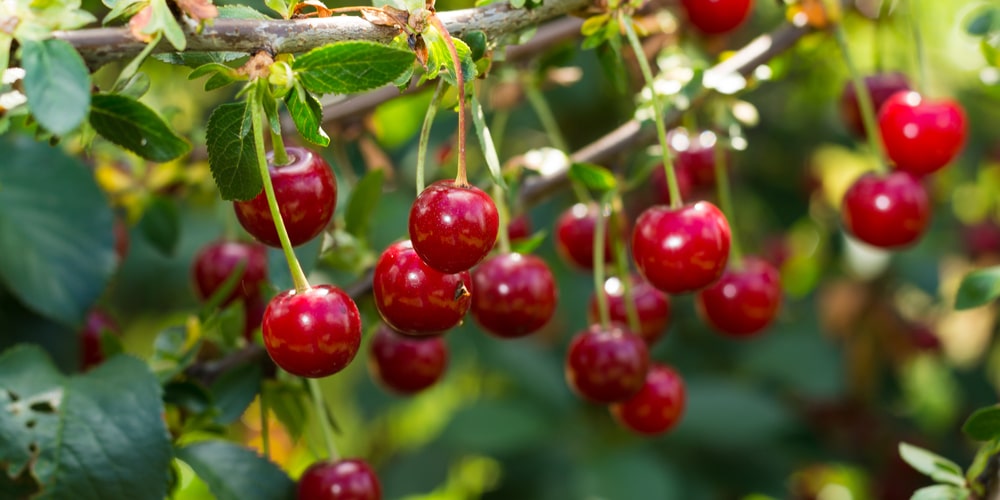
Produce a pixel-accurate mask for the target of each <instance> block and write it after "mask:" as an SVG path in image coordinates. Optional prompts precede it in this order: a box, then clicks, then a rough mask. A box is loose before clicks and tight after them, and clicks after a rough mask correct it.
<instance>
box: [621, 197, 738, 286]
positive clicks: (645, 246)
mask: <svg viewBox="0 0 1000 500" xmlns="http://www.w3.org/2000/svg"><path fill="white" fill-rule="evenodd" d="M729 241H730V233H729V222H727V221H726V217H725V216H724V215H723V214H722V211H720V210H719V209H718V208H717V207H716V206H715V205H713V204H711V203H709V202H707V201H699V202H697V203H695V204H693V205H685V206H683V207H681V208H678V209H676V210H674V209H671V208H669V207H667V206H663V205H659V206H655V207H652V208H649V209H647V210H646V211H644V212H643V213H642V215H640V216H639V219H638V220H637V221H636V223H635V230H634V231H633V232H632V258H633V260H634V261H635V264H636V267H638V268H639V272H640V273H641V274H642V276H643V277H644V278H646V280H647V281H649V283H650V284H651V285H653V286H654V287H656V288H658V289H659V290H661V291H664V292H667V293H674V294H676V293H685V292H693V291H695V290H700V289H702V288H705V287H706V286H708V285H710V284H712V283H713V282H715V280H717V279H719V276H721V275H722V272H723V270H725V268H726V261H727V260H728V259H729Z"/></svg>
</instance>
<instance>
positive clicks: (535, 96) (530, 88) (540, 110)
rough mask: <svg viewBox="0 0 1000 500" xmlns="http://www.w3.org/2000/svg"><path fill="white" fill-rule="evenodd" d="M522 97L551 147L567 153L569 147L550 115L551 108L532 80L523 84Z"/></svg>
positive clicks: (554, 119)
mask: <svg viewBox="0 0 1000 500" xmlns="http://www.w3.org/2000/svg"><path fill="white" fill-rule="evenodd" d="M524 95H525V96H526V97H527V98H528V102H529V103H530V104H531V109H533V110H534V111H535V115H537V116H538V121H540V122H541V123H542V128H543V129H545V134H546V135H547V136H548V137H549V143H550V144H552V147H554V148H556V149H558V150H560V151H562V152H564V153H569V145H568V144H566V139H565V138H564V137H563V134H562V131H561V130H559V123H557V122H556V117H555V115H554V114H553V113H552V107H550V106H549V102H548V101H546V100H545V96H544V95H542V91H541V90H538V85H537V84H536V83H535V81H534V79H530V80H529V81H527V82H525V84H524Z"/></svg>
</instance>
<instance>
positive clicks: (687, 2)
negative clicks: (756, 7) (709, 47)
mask: <svg viewBox="0 0 1000 500" xmlns="http://www.w3.org/2000/svg"><path fill="white" fill-rule="evenodd" d="M681 5H682V6H683V7H684V10H685V11H687V18H688V21H691V24H693V25H694V27H695V28H698V30H699V31H701V32H702V33H707V34H710V35H717V34H720V33H725V32H727V31H732V30H734V29H736V28H737V27H738V26H739V25H741V24H743V21H745V20H746V19H747V17H748V16H749V15H750V9H751V8H753V0H681Z"/></svg>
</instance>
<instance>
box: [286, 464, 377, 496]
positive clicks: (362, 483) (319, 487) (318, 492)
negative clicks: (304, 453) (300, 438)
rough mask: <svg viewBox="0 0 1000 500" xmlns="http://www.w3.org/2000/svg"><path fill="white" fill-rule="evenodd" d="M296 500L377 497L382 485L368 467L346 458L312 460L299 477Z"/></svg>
mask: <svg viewBox="0 0 1000 500" xmlns="http://www.w3.org/2000/svg"><path fill="white" fill-rule="evenodd" d="M296 498H298V500H381V499H382V487H381V486H380V485H379V482H378V476H376V475H375V471H373V470H372V468H371V466H369V465H368V464H367V463H365V462H364V461H363V460H359V459H357V458H348V459H344V460H338V461H336V462H329V461H327V462H316V463H314V464H312V465H311V466H309V468H308V469H306V471H305V472H303V473H302V477H300V478H299V484H298V492H297V495H296Z"/></svg>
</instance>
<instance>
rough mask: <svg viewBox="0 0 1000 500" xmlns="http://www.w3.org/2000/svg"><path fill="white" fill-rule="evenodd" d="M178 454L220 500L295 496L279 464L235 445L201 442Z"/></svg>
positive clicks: (180, 449) (292, 486)
mask: <svg viewBox="0 0 1000 500" xmlns="http://www.w3.org/2000/svg"><path fill="white" fill-rule="evenodd" d="M176 455H177V458H179V459H181V460H182V461H184V463H186V464H188V465H190V466H191V468H192V469H194V472H195V474H197V475H198V477H200V478H201V480H202V481H205V484H207V485H208V489H209V490H210V491H211V492H212V494H213V495H214V496H215V498H218V499H219V500H245V499H248V498H291V497H293V496H294V493H295V483H293V482H292V480H291V479H289V478H288V476H287V475H286V474H285V473H284V472H283V471H282V470H281V469H279V468H278V466H277V465H274V464H273V463H271V462H270V461H268V460H267V459H265V458H263V457H261V456H260V455H258V454H257V453H256V452H254V451H252V450H250V449H248V448H244V447H242V446H240V445H237V444H235V443H231V442H229V441H221V440H212V441H199V442H197V443H194V444H190V445H187V446H185V447H183V448H178V449H177V450H176ZM248 478H253V480H252V481H249V480H248Z"/></svg>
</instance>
